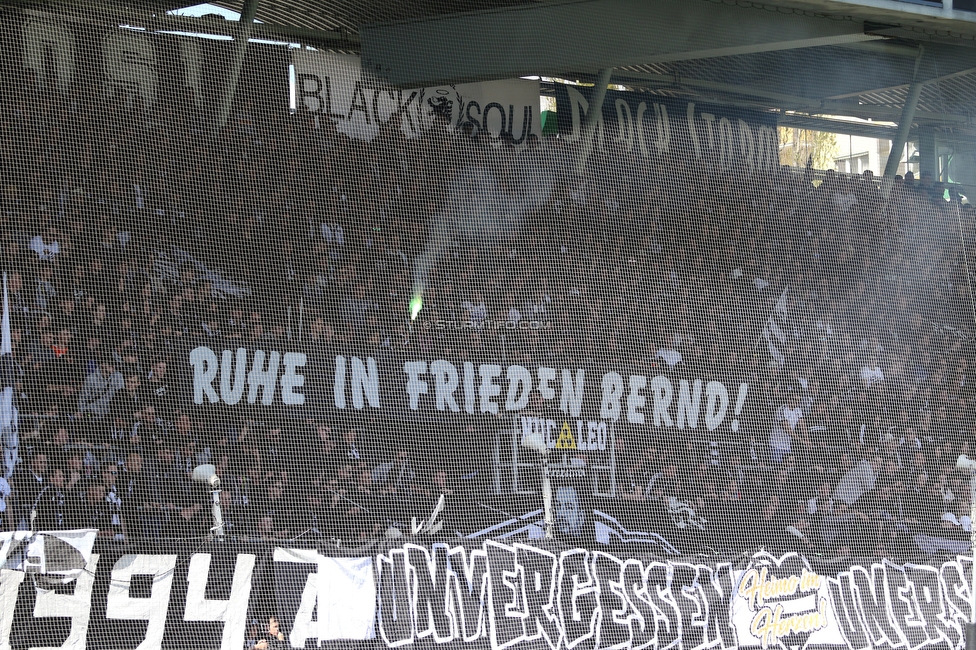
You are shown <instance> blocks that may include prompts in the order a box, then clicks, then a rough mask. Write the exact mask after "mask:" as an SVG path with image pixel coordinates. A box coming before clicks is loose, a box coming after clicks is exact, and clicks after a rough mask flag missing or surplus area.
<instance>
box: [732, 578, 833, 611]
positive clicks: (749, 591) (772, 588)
mask: <svg viewBox="0 0 976 650" xmlns="http://www.w3.org/2000/svg"><path fill="white" fill-rule="evenodd" d="M819 588H820V576H819V575H817V574H816V573H811V572H810V571H807V570H806V569H803V574H802V575H801V576H799V577H798V576H795V575H793V576H789V577H788V578H777V577H776V576H775V575H771V574H769V569H767V568H766V567H763V568H762V569H761V570H759V571H756V570H755V569H750V570H749V571H747V572H746V574H745V575H744V576H742V582H740V583H739V596H741V597H742V598H745V599H746V600H748V601H749V609H750V610H751V611H753V612H754V611H756V607H757V606H758V607H763V605H764V604H765V603H766V601H767V600H776V599H777V598H785V597H788V596H793V595H795V594H796V592H797V591H798V590H799V591H801V592H803V593H806V592H808V591H816V590H818V589H819Z"/></svg>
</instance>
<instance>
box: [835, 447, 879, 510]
mask: <svg viewBox="0 0 976 650" xmlns="http://www.w3.org/2000/svg"><path fill="white" fill-rule="evenodd" d="M880 470H881V457H880V456H877V455H875V456H872V457H871V458H870V459H868V458H865V459H863V460H862V461H861V462H859V463H858V464H857V465H855V466H854V467H852V468H851V469H850V470H849V471H848V472H847V473H846V474H844V476H843V478H841V480H840V482H838V483H837V487H836V488H835V489H834V496H833V498H834V501H842V502H844V503H845V504H847V505H848V506H852V505H854V504H855V503H856V502H857V501H858V499H860V498H861V497H863V496H864V495H865V494H867V493H868V492H870V491H871V490H873V489H874V486H875V483H876V482H877V480H878V472H879V471H880Z"/></svg>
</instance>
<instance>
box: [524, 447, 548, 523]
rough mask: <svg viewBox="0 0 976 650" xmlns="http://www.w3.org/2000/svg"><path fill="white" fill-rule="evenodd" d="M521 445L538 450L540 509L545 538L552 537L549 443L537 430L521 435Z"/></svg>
mask: <svg viewBox="0 0 976 650" xmlns="http://www.w3.org/2000/svg"><path fill="white" fill-rule="evenodd" d="M522 446H523V447H525V448H526V449H531V450H532V451H535V452H538V453H539V455H540V456H542V511H543V525H544V527H545V538H546V539H550V538H551V537H552V528H553V518H552V483H551V482H550V480H549V445H548V444H547V443H546V439H545V438H544V437H543V435H542V434H541V433H539V432H538V431H533V432H531V433H526V434H524V435H523V436H522Z"/></svg>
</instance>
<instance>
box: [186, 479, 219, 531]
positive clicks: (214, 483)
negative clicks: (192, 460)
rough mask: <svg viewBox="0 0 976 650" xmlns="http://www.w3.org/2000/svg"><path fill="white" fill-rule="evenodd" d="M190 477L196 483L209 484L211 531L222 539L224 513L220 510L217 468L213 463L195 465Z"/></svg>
mask: <svg viewBox="0 0 976 650" xmlns="http://www.w3.org/2000/svg"><path fill="white" fill-rule="evenodd" d="M191 478H192V479H193V481H194V482H196V483H204V484H206V485H208V486H210V491H211V492H210V494H211V499H212V501H211V504H212V505H211V507H212V510H213V519H214V526H213V532H214V534H215V535H216V536H217V539H220V540H223V539H224V515H223V513H222V512H221V510H220V477H219V476H217V468H216V467H214V466H213V465H197V466H196V467H194V468H193V474H192V475H191Z"/></svg>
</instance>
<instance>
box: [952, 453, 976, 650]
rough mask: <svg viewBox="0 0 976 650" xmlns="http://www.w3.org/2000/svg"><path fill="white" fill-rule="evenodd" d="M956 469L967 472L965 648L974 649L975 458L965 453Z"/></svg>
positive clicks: (975, 560) (975, 578)
mask: <svg viewBox="0 0 976 650" xmlns="http://www.w3.org/2000/svg"><path fill="white" fill-rule="evenodd" d="M956 469H957V470H959V471H960V472H969V550H970V553H972V554H973V584H972V588H971V590H970V593H971V596H970V599H971V600H972V608H973V611H972V613H971V618H970V621H969V625H968V626H967V629H966V648H967V649H968V650H976V525H974V522H976V460H973V459H972V458H970V457H969V456H967V455H966V454H962V455H961V456H959V458H957V459H956Z"/></svg>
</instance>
